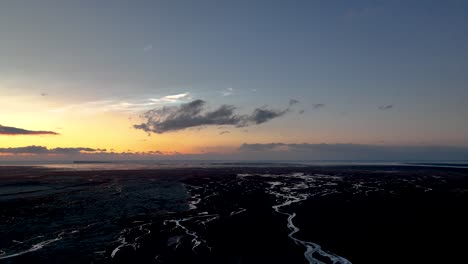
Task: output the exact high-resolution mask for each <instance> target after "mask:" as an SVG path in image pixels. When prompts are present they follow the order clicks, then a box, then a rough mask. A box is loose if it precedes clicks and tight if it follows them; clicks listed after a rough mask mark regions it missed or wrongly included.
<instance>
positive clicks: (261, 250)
mask: <svg viewBox="0 0 468 264" xmlns="http://www.w3.org/2000/svg"><path fill="white" fill-rule="evenodd" d="M467 212H468V169H464V168H438V167H420V166H340V167H338V166H335V167H317V166H314V167H307V166H287V165H285V166H272V167H269V166H261V167H255V166H253V167H252V166H251V167H242V166H236V167H229V166H228V165H226V166H225V167H221V168H184V169H157V170H118V171H114V170H106V171H74V170H57V169H45V168H39V167H0V263H465V261H466V256H465V253H466V252H467V250H466V249H467V248H468V242H467V237H468V227H467V226H468V224H467V223H468V214H467Z"/></svg>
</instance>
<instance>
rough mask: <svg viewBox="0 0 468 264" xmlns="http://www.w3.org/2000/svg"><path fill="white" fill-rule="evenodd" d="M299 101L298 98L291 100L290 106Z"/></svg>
mask: <svg viewBox="0 0 468 264" xmlns="http://www.w3.org/2000/svg"><path fill="white" fill-rule="evenodd" d="M298 103H299V101H298V100H296V99H291V100H289V106H293V105H295V104H298Z"/></svg>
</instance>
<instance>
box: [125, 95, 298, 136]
mask: <svg viewBox="0 0 468 264" xmlns="http://www.w3.org/2000/svg"><path fill="white" fill-rule="evenodd" d="M236 109H237V108H236V107H235V106H233V105H221V106H219V107H218V108H217V109H215V110H213V111H207V109H206V102H205V101H203V100H195V101H192V102H190V103H185V104H181V105H180V106H164V107H162V108H159V109H153V110H149V111H147V112H145V113H144V114H143V115H142V118H144V119H145V122H144V123H141V124H137V125H134V128H136V129H141V130H143V131H145V132H150V133H157V134H163V133H166V132H170V131H178V130H184V129H187V128H194V127H203V126H210V125H220V126H224V125H231V126H236V127H245V126H250V125H258V124H262V123H265V122H268V121H270V120H272V119H274V118H277V117H280V116H282V115H284V114H285V113H287V112H288V111H289V107H288V108H286V109H284V110H276V109H269V108H268V107H266V106H263V107H260V108H256V109H255V110H254V111H253V112H252V114H250V115H245V114H244V115H239V114H236V113H235V110H236Z"/></svg>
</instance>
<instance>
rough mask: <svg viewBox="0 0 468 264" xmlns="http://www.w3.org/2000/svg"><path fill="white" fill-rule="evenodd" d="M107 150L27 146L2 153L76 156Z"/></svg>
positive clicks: (2, 151) (2, 150)
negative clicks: (77, 154)
mask: <svg viewBox="0 0 468 264" xmlns="http://www.w3.org/2000/svg"><path fill="white" fill-rule="evenodd" d="M103 151H106V150H105V149H93V148H82V147H78V148H51V149H49V148H46V147H43V146H27V147H17V148H0V153H8V154H76V153H83V152H103Z"/></svg>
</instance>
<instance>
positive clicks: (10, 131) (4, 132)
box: [0, 125, 58, 136]
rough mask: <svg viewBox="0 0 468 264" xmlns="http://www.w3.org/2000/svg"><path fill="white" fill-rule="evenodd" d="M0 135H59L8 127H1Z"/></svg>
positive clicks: (50, 132) (51, 132)
mask: <svg viewBox="0 0 468 264" xmlns="http://www.w3.org/2000/svg"><path fill="white" fill-rule="evenodd" d="M0 135H11V136H15V135H58V133H56V132H53V131H33V130H26V129H22V128H16V127H7V126H2V125H0Z"/></svg>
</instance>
